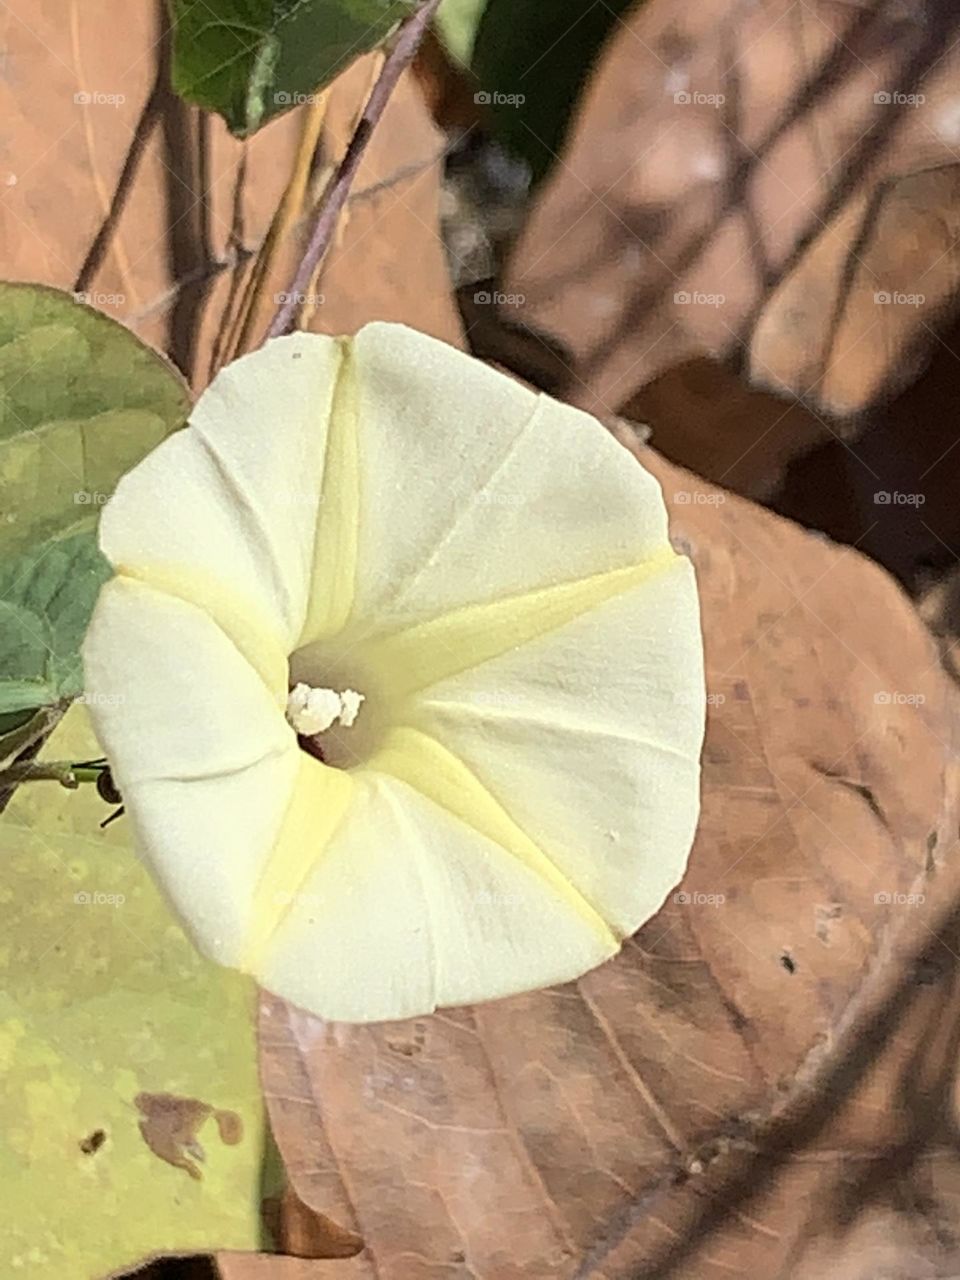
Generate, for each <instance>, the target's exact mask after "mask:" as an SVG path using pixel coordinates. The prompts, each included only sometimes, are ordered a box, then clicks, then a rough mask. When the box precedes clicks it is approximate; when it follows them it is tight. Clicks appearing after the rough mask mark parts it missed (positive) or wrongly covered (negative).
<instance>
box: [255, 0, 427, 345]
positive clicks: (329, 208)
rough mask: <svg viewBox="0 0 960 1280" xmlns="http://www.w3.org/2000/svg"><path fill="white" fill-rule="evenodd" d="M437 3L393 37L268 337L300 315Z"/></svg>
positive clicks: (420, 9) (423, 4) (421, 5)
mask: <svg viewBox="0 0 960 1280" xmlns="http://www.w3.org/2000/svg"><path fill="white" fill-rule="evenodd" d="M439 6H440V0H419V2H418V4H417V6H416V8H415V9H414V10H413V11H412V13H411V14H410V15H409V17H407V18H405V19H404V21H403V23H402V24H401V26H400V29H399V31H398V32H397V34H396V36H395V37H394V40H393V43H392V45H391V47H390V50H389V52H388V53H387V55H386V57H385V58H384V62H383V67H382V68H381V71H380V75H379V76H378V77H377V82H376V84H375V85H374V86H373V88H372V89H371V91H370V96H369V98H368V99H367V103H366V106H365V107H364V109H363V112H362V114H361V116H360V119H359V120H358V121H357V127H356V129H355V130H354V132H353V137H352V138H351V139H350V144H349V146H348V147H347V149H346V151H345V153H344V156H343V159H342V160H341V161H340V164H339V165H338V166H337V169H336V172H335V173H334V174H333V176H332V178H331V179H330V183H329V185H328V187H327V190H326V191H325V192H324V195H323V199H322V200H321V201H320V204H319V206H318V209H317V216H316V221H315V223H314V226H313V232H312V234H311V236H310V240H309V242H308V244H307V248H306V250H305V252H304V255H303V258H302V259H301V261H300V265H299V266H298V268H297V272H296V275H295V276H294V278H293V281H292V283H291V285H290V287H289V289H288V290H287V294H286V300H285V301H284V302H283V304H282V305H281V306H280V308H279V309H278V311H277V314H276V315H275V316H274V318H273V323H272V324H271V326H270V329H269V331H268V334H267V337H268V338H276V337H279V336H280V335H281V334H284V333H287V332H289V330H290V329H291V328H292V326H293V323H294V320H295V317H296V314H297V299H298V298H300V297H301V296H302V295H305V294H306V293H307V292H309V289H310V282H311V281H312V280H313V278H314V275H315V273H316V271H317V268H318V267H319V266H320V263H321V262H322V261H323V257H324V254H325V253H326V252H327V249H328V248H329V247H330V242H331V240H332V238H333V233H334V231H335V230H336V226H337V221H338V220H339V217H340V214H341V213H342V212H343V206H344V205H345V204H346V202H347V197H348V196H349V194H350V188H351V186H352V185H353V181H354V179H355V178H356V176H357V171H358V170H359V168H360V161H361V160H362V159H363V153H364V151H365V150H366V147H367V143H368V142H369V141H370V138H371V136H372V134H373V131H374V129H375V128H376V126H377V124H378V123H379V121H380V118H381V116H382V115H383V113H384V111H385V110H386V107H387V103H388V102H389V101H390V97H391V95H392V93H393V91H394V89H395V88H396V87H397V83H398V81H399V79H400V77H401V75H402V74H403V73H404V71H406V69H407V67H409V65H410V63H411V62H412V61H413V58H414V55H415V54H416V52H417V49H418V48H419V47H420V42H421V40H422V39H423V37H424V35H425V33H426V30H427V27H428V26H429V25H430V21H431V19H432V18H433V15H434V14H435V13H436V11H437V9H438V8H439Z"/></svg>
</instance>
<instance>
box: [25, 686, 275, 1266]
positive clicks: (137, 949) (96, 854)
mask: <svg viewBox="0 0 960 1280" xmlns="http://www.w3.org/2000/svg"><path fill="white" fill-rule="evenodd" d="M43 754H44V757H45V758H47V759H51V760H53V759H72V760H83V759H88V758H91V757H94V756H96V755H97V754H98V748H97V745H96V742H95V740H94V738H93V735H92V733H91V731H90V728H89V725H88V723H87V714H86V711H85V709H84V708H83V707H82V706H74V707H72V708H71V709H70V711H69V712H68V713H67V716H66V717H65V719H64V721H63V722H62V723H61V725H60V726H59V728H58V729H57V731H56V732H55V734H54V735H53V737H52V739H51V741H50V743H49V744H48V747H47V749H46V751H45V752H44V753H43ZM108 812H109V810H108V808H107V806H105V805H104V804H103V802H102V801H101V800H100V799H99V797H98V796H97V794H96V791H95V789H94V788H93V787H92V786H83V787H81V788H80V790H79V791H66V790H64V789H63V788H61V787H58V786H56V785H55V784H53V783H31V784H28V785H25V786H21V787H20V788H19V789H18V791H17V793H16V794H15V796H14V798H13V800H12V801H11V802H10V805H9V807H8V808H7V810H6V812H5V813H4V815H3V817H2V818H0V865H2V866H3V870H4V875H3V883H2V889H0V937H2V940H3V941H2V946H0V992H2V994H0V1132H2V1134H3V1141H2V1142H0V1185H2V1186H3V1188H4V1202H5V1203H4V1214H3V1223H4V1226H3V1228H2V1229H0V1274H2V1275H5V1276H24V1277H27V1276H29V1277H30V1280H62V1278H63V1277H65V1276H69V1277H70V1278H71V1280H99V1277H102V1276H105V1275H107V1274H113V1273H114V1272H115V1271H119V1270H124V1271H125V1270H127V1269H128V1268H130V1267H132V1266H134V1265H135V1264H136V1263H138V1262H139V1261H141V1260H142V1259H144V1258H145V1257H147V1256H148V1255H150V1254H153V1253H157V1252H184V1253H192V1252H204V1253H205V1252H208V1251H210V1250H213V1249H220V1248H227V1249H260V1248H263V1247H265V1242H264V1240H263V1238H262V1234H261V1226H260V1201H261V1196H262V1194H263V1190H264V1188H263V1187H262V1185H261V1181H262V1177H263V1175H264V1173H265V1172H266V1174H267V1175H268V1176H269V1177H271V1178H273V1177H275V1176H276V1172H277V1171H276V1170H275V1169H271V1167H270V1162H269V1149H268V1145H267V1143H268V1140H267V1135H266V1130H265V1122H264V1115H263V1108H262V1101H261V1096H260V1090H259V1084H258V1078H257V1063H256V1046H255V1033H254V1022H253V1017H254V1002H255V991H254V987H253V984H252V983H251V982H250V981H249V979H247V978H244V977H242V976H241V975H239V974H237V973H236V972H233V971H231V970H228V969H223V968H220V967H219V966H216V965H213V964H211V963H210V962H208V961H206V960H204V959H203V958H202V957H201V956H199V955H198V954H197V952H196V951H195V949H194V948H193V946H192V945H191V944H190V942H189V941H188V940H187V939H186V937H185V936H184V935H183V933H182V932H181V930H180V927H179V926H178V925H177V924H176V922H175V921H174V920H173V918H172V917H171V916H170V914H169V911H168V909H167V907H166V905H165V904H164V902H163V900H162V899H161V897H160V895H159V893H158V891H157V889H156V888H155V887H154V885H153V882H152V880H151V879H150V877H149V875H148V874H147V872H146V871H145V869H144V868H143V867H142V866H141V865H140V863H139V862H138V861H137V859H136V857H135V856H134V854H133V852H132V850H131V847H130V844H129V834H130V833H129V827H128V824H127V822H126V821H125V820H124V819H121V820H119V821H118V822H115V823H113V824H111V826H110V827H109V828H108V829H107V830H106V831H101V830H100V828H99V823H100V821H101V820H102V818H103V817H104V816H105V815H106V814H107V813H108ZM141 1094H146V1095H162V1094H171V1095H175V1096H176V1097H178V1098H181V1099H183V1098H186V1099H198V1100H200V1101H201V1102H205V1103H209V1104H210V1106H211V1107H212V1108H215V1109H218V1110H222V1111H225V1112H232V1113H234V1114H235V1115H236V1116H237V1117H239V1121H240V1127H242V1137H241V1138H240V1140H239V1141H238V1142H236V1143H235V1144H233V1145H229V1144H227V1143H225V1142H224V1141H223V1140H222V1139H221V1136H220V1132H219V1130H218V1124H217V1122H216V1117H215V1116H213V1115H210V1116H209V1117H208V1118H206V1119H205V1120H204V1121H203V1122H202V1124H201V1125H200V1127H199V1129H198V1131H197V1140H198V1141H199V1143H200V1144H201V1145H202V1147H203V1149H204V1153H205V1157H206V1158H205V1159H204V1160H203V1162H202V1164H199V1163H198V1162H197V1160H196V1159H195V1158H194V1156H192V1155H191V1154H190V1152H189V1151H185V1152H183V1153H182V1154H183V1155H184V1158H185V1159H186V1160H187V1161H188V1162H189V1163H192V1164H194V1166H195V1169H196V1171H198V1172H202V1177H195V1176H191V1174H190V1172H189V1170H188V1169H187V1168H185V1167H176V1166H175V1165H174V1164H171V1163H168V1162H167V1160H166V1159H164V1158H162V1157H161V1156H160V1155H158V1154H157V1153H156V1149H155V1148H156V1145H157V1141H158V1139H159V1140H160V1142H159V1145H160V1146H161V1148H162V1147H163V1145H164V1143H163V1141H162V1138H163V1124H162V1121H161V1123H159V1124H158V1125H156V1126H155V1128H153V1129H152V1130H151V1127H150V1125H149V1124H148V1135H149V1136H151V1137H152V1138H153V1141H152V1142H151V1143H150V1145H148V1142H147V1140H146V1138H145V1136H144V1134H143V1133H142V1132H141V1128H140V1125H141V1121H144V1120H145V1118H146V1116H145V1112H144V1108H143V1106H142V1105H140V1104H138V1102H137V1099H138V1096H139V1095H141ZM147 1114H149V1113H147ZM233 1127H234V1128H236V1127H237V1126H236V1125H234V1126H233ZM233 1136H236V1135H235V1134H228V1137H233ZM169 1146H170V1150H169V1154H170V1155H172V1156H174V1157H176V1156H177V1155H178V1154H180V1153H181V1144H179V1143H178V1142H176V1141H175V1140H174V1139H171V1140H170V1144H169ZM265 1153H267V1155H266V1157H265ZM271 1189H272V1188H271ZM51 1206H56V1211H55V1212H51Z"/></svg>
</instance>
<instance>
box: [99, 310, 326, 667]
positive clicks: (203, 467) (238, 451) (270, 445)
mask: <svg viewBox="0 0 960 1280" xmlns="http://www.w3.org/2000/svg"><path fill="white" fill-rule="evenodd" d="M340 363H341V347H340V345H339V344H338V343H337V342H336V341H335V340H333V339H331V338H323V337H320V336H318V335H294V336H292V337H290V338H283V339H278V340H277V341H276V342H272V343H269V344H268V345H267V346H266V347H264V348H263V349H262V350H260V351H257V352H255V353H254V354H253V355H250V356H246V357H244V358H243V359H241V360H238V361H237V362H236V363H235V364H232V365H230V366H229V367H228V368H227V369H225V370H223V372H222V373H220V374H219V375H218V376H217V378H216V379H215V380H214V382H213V383H212V384H211V386H210V387H209V388H208V390H207V391H206V392H205V393H204V394H203V396H201V398H200V400H199V401H198V403H197V405H196V406H195V408H194V410H193V413H192V415H191V419H190V426H188V427H187V428H185V429H184V430H183V431H181V432H178V433H177V434H176V435H174V436H172V437H171V438H170V439H168V440H167V441H165V442H164V443H163V444H162V445H161V446H159V447H158V448H157V449H156V450H154V452H153V453H151V454H150V455H149V456H148V457H147V458H145V459H144V461H143V462H141V463H140V464H139V465H138V466H136V467H134V469H133V470H132V471H131V472H130V473H129V474H128V475H127V476H125V477H124V478H123V479H122V480H121V481H120V483H119V485H118V486H117V490H116V493H115V494H114V496H113V498H112V499H111V501H110V502H109V503H108V504H107V506H106V508H105V509H104V512H103V516H102V519H101V525H100V538H101V545H102V547H103V550H104V553H105V554H106V556H107V558H108V559H109V560H110V561H111V562H112V563H113V564H114V565H116V566H117V567H118V568H120V569H121V571H123V572H126V573H128V574H129V575H130V576H136V577H140V578H142V579H144V580H145V581H149V582H151V583H153V584H154V585H156V586H158V587H160V588H162V589H163V590H168V591H170V592H172V593H173V594H175V595H179V596H181V597H183V598H184V599H188V600H193V601H195V602H196V603H198V604H200V605H201V606H202V607H204V608H206V609H208V610H209V611H210V612H212V613H214V614H215V615H216V616H218V620H219V621H220V622H221V624H222V625H224V626H225V627H226V628H227V629H232V627H233V626H234V624H235V622H236V620H237V619H239V618H241V617H242V615H243V613H244V612H249V613H252V614H254V615H256V616H257V617H258V618H262V619H264V620H265V621H266V622H267V624H268V625H269V627H270V628H271V629H272V631H273V632H274V634H275V637H276V643H277V645H278V646H279V647H280V648H282V649H283V650H284V651H285V652H286V653H289V652H290V650H291V649H292V648H293V647H294V645H295V643H296V640H297V638H298V636H299V635H300V632H301V630H302V627H303V622H304V619H305V617H306V611H307V604H308V596H309V591H310V584H311V581H312V575H313V558H314V549H315V544H316V530H317V521H318V513H319V509H320V499H321V490H322V479H323V470H324V461H325V457H326V447H327V431H328V425H329V419H330V414H331V406H332V404H333V400H334V394H335V390H336V386H337V379H338V374H339V370H340Z"/></svg>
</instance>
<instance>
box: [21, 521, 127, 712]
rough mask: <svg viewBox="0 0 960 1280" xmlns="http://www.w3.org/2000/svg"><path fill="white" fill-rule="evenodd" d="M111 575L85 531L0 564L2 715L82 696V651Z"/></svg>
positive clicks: (56, 540) (89, 535)
mask: <svg viewBox="0 0 960 1280" xmlns="http://www.w3.org/2000/svg"><path fill="white" fill-rule="evenodd" d="M111 572H112V570H111V568H110V565H109V563H108V562H107V560H106V559H105V558H104V556H103V555H102V554H101V553H100V550H99V548H98V547H97V541H96V537H95V535H94V534H93V533H90V532H81V533H74V534H71V535H69V536H68V537H66V538H51V539H49V540H48V541H46V542H43V543H41V544H40V546H39V547H37V548H35V549H33V550H31V551H29V552H27V553H26V554H25V555H23V556H20V557H18V558H17V559H15V560H13V561H5V562H4V563H3V564H2V565H0V672H2V673H3V678H2V680H0V715H8V714H10V713H11V712H14V711H23V710H33V709H35V708H38V707H46V706H50V705H52V704H53V703H55V702H59V701H60V700H61V699H67V698H74V697H76V696H77V694H78V693H80V691H81V690H82V688H83V672H82V668H81V662H80V645H81V643H82V641H83V636H84V632H85V631H86V629H87V623H88V621H89V619H90V614H91V612H92V610H93V606H94V603H95V602H96V599H97V593H98V592H99V590H100V587H101V586H102V585H103V583H104V582H106V580H107V579H108V578H109V577H110V574H111Z"/></svg>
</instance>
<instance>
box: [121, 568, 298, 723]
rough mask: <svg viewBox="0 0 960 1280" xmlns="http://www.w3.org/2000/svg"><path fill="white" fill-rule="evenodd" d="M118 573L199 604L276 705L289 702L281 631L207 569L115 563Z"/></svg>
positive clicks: (281, 705)
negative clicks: (242, 658) (236, 650)
mask: <svg viewBox="0 0 960 1280" xmlns="http://www.w3.org/2000/svg"><path fill="white" fill-rule="evenodd" d="M116 576H117V577H118V578H128V579H131V580H133V581H134V582H141V583H143V585H144V586H147V587H152V588H153V589H154V590H155V591H161V592H163V593H164V594H165V595H168V596H173V597H175V598H176V599H177V600H183V601H184V603H186V604H192V605H195V606H196V607H197V608H198V609H202V610H203V611H204V613H206V614H208V615H209V616H210V617H211V618H212V619H213V621H214V622H215V623H216V624H217V626H218V627H219V628H220V630H221V631H223V632H224V634H225V635H226V636H228V637H229V639H230V640H232V641H233V643H234V644H235V645H236V647H237V649H239V651H240V653H241V654H242V655H243V656H244V657H245V658H246V660H247V661H248V662H249V663H250V665H251V666H252V667H253V669H254V670H255V671H256V672H257V674H258V675H259V676H260V678H261V679H262V680H263V682H264V684H265V685H266V686H267V688H268V689H269V690H270V693H271V695H272V696H273V698H274V699H275V700H276V702H277V705H278V706H279V707H283V708H285V707H286V704H287V682H288V664H287V654H286V650H285V648H284V645H283V642H282V640H281V638H280V635H279V633H278V632H277V631H276V630H275V629H274V628H273V627H271V626H270V624H269V623H268V622H267V621H266V620H265V619H263V618H262V617H260V616H259V611H258V610H257V609H256V608H255V607H254V606H253V605H252V604H251V602H250V601H249V600H245V599H244V598H243V597H241V596H239V595H237V594H236V593H235V592H233V591H231V590H230V588H229V587H227V586H225V585H224V584H223V583H222V582H220V581H218V580H217V579H215V578H214V577H212V576H211V575H210V574H208V573H204V572H203V571H202V570H198V569H195V568H193V567H192V566H190V565H185V564H165V565H158V564H153V565H129V564H121V565H118V566H117V573H116Z"/></svg>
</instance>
